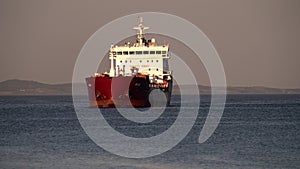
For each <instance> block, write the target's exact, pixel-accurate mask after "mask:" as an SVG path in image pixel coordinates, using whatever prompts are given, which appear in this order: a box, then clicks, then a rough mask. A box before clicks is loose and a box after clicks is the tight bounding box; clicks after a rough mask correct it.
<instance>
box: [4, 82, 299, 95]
mask: <svg viewBox="0 0 300 169" xmlns="http://www.w3.org/2000/svg"><path fill="white" fill-rule="evenodd" d="M78 85H80V86H81V87H83V88H85V84H78ZM181 88H183V89H184V90H185V91H186V93H185V94H193V91H192V90H190V88H191V86H190V85H183V86H181ZM198 88H199V92H200V94H210V92H211V88H210V87H209V86H202V85H199V86H198ZM83 91H84V90H83ZM227 93H228V94H300V89H277V88H268V87H228V88H227ZM71 94H72V84H71V83H65V84H45V83H40V82H36V81H29V80H18V79H12V80H6V81H3V82H0V95H71ZM173 94H180V89H179V87H178V86H177V85H175V86H174V87H173Z"/></svg>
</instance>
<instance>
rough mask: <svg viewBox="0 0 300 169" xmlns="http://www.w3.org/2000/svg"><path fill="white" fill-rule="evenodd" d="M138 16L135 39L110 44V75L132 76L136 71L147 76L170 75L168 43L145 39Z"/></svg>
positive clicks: (143, 28)
mask: <svg viewBox="0 0 300 169" xmlns="http://www.w3.org/2000/svg"><path fill="white" fill-rule="evenodd" d="M142 22H143V21H142V19H141V18H140V22H139V25H138V26H137V27H134V29H137V30H139V33H138V36H137V41H136V42H135V43H133V44H131V43H130V42H128V43H126V45H124V46H116V45H112V46H111V48H110V52H109V54H110V60H111V68H110V76H111V77H117V76H133V75H135V74H137V73H142V74H147V75H149V76H159V77H162V76H164V75H167V74H168V75H170V71H169V65H168V59H169V45H157V44H156V41H155V39H154V38H151V39H150V40H146V39H145V36H144V30H145V29H148V28H149V27H144V26H143V24H142Z"/></svg>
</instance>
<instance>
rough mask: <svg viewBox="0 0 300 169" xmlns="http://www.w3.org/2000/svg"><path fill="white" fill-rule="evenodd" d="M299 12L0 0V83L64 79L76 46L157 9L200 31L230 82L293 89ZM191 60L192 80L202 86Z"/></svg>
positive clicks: (249, 1)
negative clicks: (126, 18) (108, 26)
mask: <svg viewBox="0 0 300 169" xmlns="http://www.w3.org/2000/svg"><path fill="white" fill-rule="evenodd" d="M299 9H300V1H299V0H224V1H219V0H206V1H201V0H185V1H182V0H180V1H175V0H164V1H158V0H151V1H150V0H109V1H95V0H87V1H79V0H72V1H71V0H64V1H60V0H51V1H50V0H49V1H46V0H26V1H21V0H1V1H0V24H1V26H0V37H1V38H0V81H4V80H7V79H24V80H35V81H39V82H43V83H51V84H56V83H69V82H71V81H72V74H73V68H74V65H75V62H76V59H77V57H78V55H79V52H80V50H81V48H82V47H83V45H84V43H85V42H86V41H87V39H88V38H89V37H90V36H91V35H92V34H93V33H94V32H96V31H97V30H98V29H99V28H101V27H102V26H104V25H105V24H107V23H109V22H110V21H112V20H114V19H117V18H119V17H122V16H125V15H129V14H132V13H138V12H163V13H170V14H173V15H177V16H179V17H181V18H184V19H186V20H188V21H190V22H191V23H193V24H194V25H196V26H197V27H198V28H199V29H200V30H202V31H203V32H204V33H205V34H206V35H207V37H208V38H209V39H210V40H211V42H212V43H213V45H214V46H215V48H216V50H217V52H218V53H219V56H220V58H221V60H222V63H223V65H224V70H225V74H226V79H227V84H228V85H229V86H267V87H276V88H300V78H299V73H300V43H299V41H300V10H299ZM144 22H145V24H146V23H147V21H144ZM133 26H134V25H133ZM150 27H151V25H150ZM183 31H184V30H183ZM128 36H132V35H128ZM172 43H174V44H176V43H177V42H172ZM178 44H179V43H178ZM175 46H176V45H175ZM180 46H184V44H181V45H179V47H177V46H176V47H177V48H176V49H177V50H178V51H182V50H180V49H181V48H180ZM171 49H172V48H171ZM179 53H180V52H179ZM182 57H183V59H184V60H186V61H187V62H190V63H193V61H192V60H191V59H189V58H188V57H186V56H183V55H182ZM184 57H185V58H184ZM194 64H195V63H194ZM197 64H199V69H198V70H195V72H196V73H197V72H199V75H200V76H199V77H198V79H197V81H198V83H199V84H203V85H209V79H208V78H207V77H206V76H205V75H203V76H202V74H205V73H203V72H205V69H203V68H201V63H197ZM194 69H195V68H194ZM196 69H197V66H196ZM202 77H203V78H202Z"/></svg>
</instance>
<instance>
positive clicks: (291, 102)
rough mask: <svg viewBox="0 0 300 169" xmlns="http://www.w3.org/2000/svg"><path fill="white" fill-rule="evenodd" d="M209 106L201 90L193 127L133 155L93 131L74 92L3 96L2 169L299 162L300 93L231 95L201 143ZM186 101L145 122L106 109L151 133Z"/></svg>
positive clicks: (122, 128)
mask: <svg viewBox="0 0 300 169" xmlns="http://www.w3.org/2000/svg"><path fill="white" fill-rule="evenodd" d="M191 103H192V101H191ZM209 106H210V97H209V96H201V106H200V109H199V114H198V118H197V121H196V123H195V125H194V127H193V128H192V130H191V131H190V132H189V134H188V135H187V137H186V138H185V139H184V140H182V141H181V142H180V143H179V144H178V145H177V146H175V147H174V148H173V149H171V150H169V151H167V152H165V153H163V154H160V155H158V156H154V157H150V158H144V159H130V158H123V157H120V156H117V155H113V154H111V153H109V152H107V151H105V150H103V149H102V148H101V147H99V146H97V145H96V144H95V143H94V142H93V141H92V140H91V139H90V138H89V137H88V136H87V134H86V133H85V132H84V130H83V129H82V127H81V125H80V123H79V121H78V119H77V116H76V112H75V111H74V107H73V102H72V96H1V97H0V168H99V169H189V168H191V169H199V168H200V169H201V168H230V169H232V168H242V169H246V168H300V132H299V130H300V95H229V96H228V97H227V103H226V108H225V111H224V113H223V117H222V119H221V122H220V124H219V126H218V128H217V129H216V131H215V132H214V134H213V135H212V136H211V137H210V138H209V139H208V140H207V141H206V142H205V143H202V144H199V143H198V137H199V133H200V131H201V129H202V126H203V124H204V122H205V118H206V115H207V113H208V109H209ZM179 107H180V97H179V96H174V97H172V106H171V107H168V108H167V110H166V112H165V113H163V114H162V116H161V117H160V118H159V119H157V120H155V121H153V122H151V123H149V124H145V125H141V124H137V123H134V122H130V121H128V120H126V119H124V118H122V117H121V116H120V114H118V112H117V111H116V109H104V110H102V111H101V112H102V113H103V115H104V117H105V118H106V119H107V121H108V122H109V123H110V124H111V125H112V126H113V127H114V128H115V129H116V130H117V131H119V132H122V133H124V134H125V135H128V136H132V137H150V136H154V135H157V134H159V133H162V132H163V131H165V130H167V129H168V128H169V127H170V126H171V125H172V123H173V122H174V120H175V119H176V117H177V114H176V112H178V110H179ZM187 111H188V110H187Z"/></svg>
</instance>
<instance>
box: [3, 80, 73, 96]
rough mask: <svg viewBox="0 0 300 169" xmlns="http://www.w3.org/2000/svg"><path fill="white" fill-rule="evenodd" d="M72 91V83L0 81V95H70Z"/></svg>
mask: <svg viewBox="0 0 300 169" xmlns="http://www.w3.org/2000/svg"><path fill="white" fill-rule="evenodd" d="M71 93H72V85H71V83H66V84H45V83H40V82H36V81H29V80H18V79H12V80H6V81H3V82H0V95H69V94H71Z"/></svg>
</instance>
